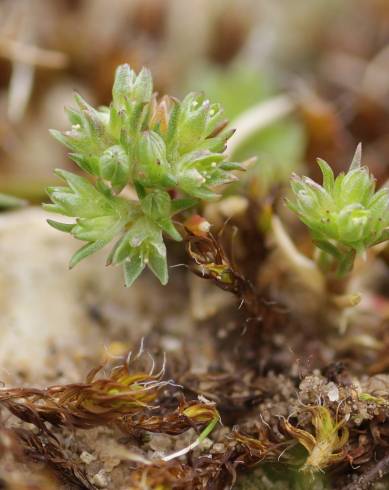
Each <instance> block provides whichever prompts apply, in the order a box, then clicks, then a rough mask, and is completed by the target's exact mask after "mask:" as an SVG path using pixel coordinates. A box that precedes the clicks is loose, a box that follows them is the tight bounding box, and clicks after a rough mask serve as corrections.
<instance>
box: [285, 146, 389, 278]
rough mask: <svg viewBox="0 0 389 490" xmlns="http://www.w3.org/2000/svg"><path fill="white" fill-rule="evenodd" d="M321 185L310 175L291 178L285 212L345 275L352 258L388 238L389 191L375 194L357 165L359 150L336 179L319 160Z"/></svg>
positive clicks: (372, 182) (368, 177) (372, 181)
mask: <svg viewBox="0 0 389 490" xmlns="http://www.w3.org/2000/svg"><path fill="white" fill-rule="evenodd" d="M318 164H319V166H320V169H321V171H322V174H323V185H319V184H318V183H316V182H314V181H313V180H311V179H310V178H308V177H299V176H297V175H295V174H294V175H292V179H291V187H292V191H293V193H294V196H295V200H294V201H293V202H291V201H287V203H288V206H289V208H290V209H291V210H292V211H294V212H295V213H296V214H297V215H298V217H299V218H300V220H301V221H302V222H303V223H304V224H305V225H307V226H308V228H309V230H310V232H311V235H312V237H313V239H314V241H315V244H316V245H317V246H318V247H319V248H320V249H321V250H323V251H324V252H326V253H327V254H329V255H331V256H332V257H333V258H334V259H335V260H336V261H337V264H338V273H339V274H340V275H343V274H345V273H347V272H348V271H349V270H350V269H351V268H352V265H353V261H354V257H355V255H356V254H362V253H363V252H365V250H366V249H368V248H369V247H371V246H373V245H376V244H378V243H381V242H383V241H386V240H388V238H389V188H387V187H383V188H381V189H380V190H378V191H377V192H376V182H375V179H374V177H373V176H372V175H371V174H370V173H369V170H368V168H367V167H364V166H361V148H360V146H359V147H358V149H357V151H356V153H355V156H354V159H353V161H352V163H351V165H350V168H349V170H348V172H347V173H341V174H339V175H338V176H337V177H336V178H335V177H334V173H333V171H332V169H331V167H330V166H329V165H328V164H327V163H326V162H325V161H324V160H321V159H319V160H318Z"/></svg>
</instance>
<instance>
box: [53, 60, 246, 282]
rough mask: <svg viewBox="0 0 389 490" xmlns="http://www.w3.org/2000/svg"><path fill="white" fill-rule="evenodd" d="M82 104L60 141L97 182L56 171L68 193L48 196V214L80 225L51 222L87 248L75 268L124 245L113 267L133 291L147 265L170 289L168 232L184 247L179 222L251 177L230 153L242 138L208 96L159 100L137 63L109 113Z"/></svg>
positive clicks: (123, 70) (71, 111)
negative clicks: (241, 177)
mask: <svg viewBox="0 0 389 490" xmlns="http://www.w3.org/2000/svg"><path fill="white" fill-rule="evenodd" d="M75 102H76V105H77V107H76V108H67V109H66V112H67V114H68V117H69V120H70V123H71V129H70V130H68V131H64V132H60V131H57V130H52V131H51V133H52V135H53V136H54V137H55V138H56V139H57V140H59V141H60V142H61V143H63V144H64V145H65V146H67V147H68V148H69V149H70V153H69V156H70V158H71V159H72V160H73V161H74V162H75V163H76V164H77V165H78V166H79V167H80V168H81V170H82V171H83V172H84V173H85V174H87V175H88V176H89V177H90V178H89V179H86V178H85V177H82V176H78V175H76V174H74V173H71V172H65V171H63V170H57V171H56V173H57V175H58V176H59V177H61V178H62V179H63V180H64V181H65V184H66V185H64V186H58V187H52V188H49V189H48V193H49V196H50V198H51V201H52V203H51V204H46V205H45V208H46V209H47V210H49V211H51V212H54V213H58V214H62V215H64V216H68V217H72V218H75V221H73V222H72V223H69V224H68V223H59V222H57V221H53V220H49V223H50V225H52V226H53V227H54V228H57V229H58V230H61V231H64V232H68V233H71V234H72V235H73V236H74V237H75V238H77V239H79V240H82V241H84V242H86V244H85V245H84V246H83V247H82V248H81V249H80V250H78V251H77V252H76V254H75V255H74V256H73V257H72V259H71V262H70V265H71V267H73V266H74V265H76V264H77V263H78V262H79V261H80V260H82V259H84V258H85V257H87V256H88V255H90V254H92V253H94V252H96V251H97V250H99V249H101V248H103V247H104V246H106V245H107V244H108V243H109V242H111V241H112V240H116V243H115V244H114V246H113V249H112V251H111V253H110V254H109V258H108V263H110V264H123V267H124V271H125V280H126V285H127V286H130V285H131V284H132V283H133V282H134V281H135V279H136V278H137V277H138V276H139V275H140V273H141V272H142V271H143V269H144V268H145V267H146V266H148V267H149V268H150V269H151V271H152V272H153V273H154V274H155V275H156V276H157V277H158V279H159V280H160V281H161V283H162V284H166V282H167V280H168V270H167V261H166V247H165V244H164V239H163V233H165V234H167V235H169V236H170V237H171V238H172V239H173V240H177V241H178V240H181V239H182V238H181V235H180V233H179V232H178V231H177V229H176V227H175V226H174V224H173V221H172V217H173V216H174V215H175V214H176V213H179V212H180V211H182V210H183V209H186V208H188V207H191V206H194V205H195V204H196V203H197V202H198V200H212V199H217V198H218V197H219V194H218V193H217V192H216V191H215V186H218V185H220V184H225V183H228V182H231V181H233V180H235V179H236V177H235V175H234V174H233V173H232V171H233V170H240V169H242V167H241V165H240V164H238V163H233V162H227V161H226V159H225V156H224V154H223V152H224V150H225V146H226V141H227V139H228V138H229V137H230V136H231V135H232V133H233V131H231V130H228V129H226V123H227V122H226V121H225V119H224V115H223V110H222V108H221V107H220V105H219V104H211V103H210V102H209V100H207V99H206V98H205V96H204V95H203V94H201V93H190V94H189V95H187V96H186V97H185V98H184V99H183V100H182V101H179V100H178V99H176V98H173V97H170V96H163V97H162V98H158V97H157V95H156V94H154V93H153V82H152V77H151V74H150V72H149V71H148V70H147V69H145V68H144V69H142V70H141V71H140V73H139V74H136V73H135V72H134V71H133V70H131V68H130V67H129V66H128V65H122V66H119V67H118V68H117V71H116V75H115V81H114V85H113V89H112V103H111V105H110V106H109V107H102V108H99V109H95V108H93V107H92V106H91V105H89V104H88V103H87V102H86V101H85V100H84V99H83V98H82V97H81V96H80V95H78V94H76V95H75ZM131 189H133V191H135V192H133V193H134V197H133V199H130V198H129V197H128V195H129V194H130V193H131Z"/></svg>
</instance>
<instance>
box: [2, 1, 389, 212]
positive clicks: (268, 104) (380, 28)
mask: <svg viewBox="0 0 389 490" xmlns="http://www.w3.org/2000/svg"><path fill="white" fill-rule="evenodd" d="M123 62H127V63H129V64H130V65H131V66H132V67H133V68H135V69H139V68H140V67H142V66H143V65H147V66H148V67H150V68H151V70H152V73H153V76H154V80H155V85H156V90H158V91H159V92H160V93H169V94H171V95H176V96H181V95H182V94H184V93H185V92H186V91H187V90H188V89H190V90H205V91H206V92H207V95H208V96H209V97H210V98H211V99H212V100H214V101H219V102H222V103H223V104H224V106H225V110H226V113H227V116H228V117H229V118H230V119H231V120H232V121H233V124H234V122H235V121H236V126H238V127H239V128H240V127H242V128H244V127H246V126H247V125H248V130H247V134H246V133H245V131H244V130H243V129H242V137H241V138H240V139H239V140H236V141H235V142H234V144H233V147H232V148H230V150H231V152H232V153H234V154H236V156H237V157H239V158H241V157H245V156H251V155H255V156H257V157H258V160H257V163H256V164H255V165H254V167H253V168H252V169H251V171H250V172H249V174H248V175H247V176H246V180H245V182H244V186H246V190H247V191H248V192H249V193H251V195H252V196H253V197H257V196H260V195H263V193H264V192H266V191H267V190H268V188H269V186H270V187H271V186H273V185H279V184H282V182H283V181H284V180H285V179H286V178H287V177H288V176H289V174H290V171H291V170H294V169H297V168H299V167H301V166H303V165H305V166H306V167H308V168H307V169H306V171H307V172H310V173H311V174H312V175H313V176H314V177H315V176H316V174H315V172H316V170H315V165H313V162H314V159H315V158H316V157H317V156H320V157H322V158H324V159H328V160H329V161H330V162H331V164H333V165H334V166H335V167H336V168H337V169H339V170H340V169H342V168H344V167H345V166H346V165H348V163H349V161H350V157H351V155H352V153H353V150H354V148H355V146H356V144H357V143H358V142H359V141H362V142H363V144H364V156H365V162H366V163H368V164H369V166H370V167H371V168H372V170H373V171H374V173H375V175H376V176H377V177H378V179H379V180H381V181H382V180H385V179H386V178H387V177H388V169H389V167H388V165H389V138H388V133H389V117H388V112H389V2H388V1H387V0H342V1H339V0H293V1H290V0H212V1H210V0H110V1H107V0H93V1H91V0H56V1H55V2H54V1H52V0H1V1H0V192H6V193H10V194H13V195H15V196H19V197H23V198H26V199H28V200H29V201H30V202H33V203H39V202H40V201H41V200H42V199H44V198H45V197H44V196H45V193H44V188H45V187H46V186H47V185H48V184H50V183H51V182H52V181H53V179H54V177H53V175H52V170H53V168H55V167H63V166H68V167H70V168H72V167H74V165H73V164H72V163H71V162H69V161H67V159H66V154H65V150H64V148H62V147H61V146H60V145H59V144H58V143H56V142H55V141H54V140H52V139H51V137H50V136H49V134H48V129H49V128H58V129H63V128H65V127H66V126H67V123H66V121H65V116H64V111H63V107H64V106H65V105H69V104H71V99H72V95H73V90H77V91H79V92H80V93H81V94H82V95H83V96H84V97H85V98H86V99H87V100H88V101H90V102H91V103H92V104H107V103H109V101H110V88H111V84H112V80H113V74H114V70H115V67H116V66H117V65H118V64H119V63H123ZM253 108H254V109H253ZM249 109H251V111H249V112H247V111H248V110H249ZM238 123H239V124H238ZM246 129H247V128H246Z"/></svg>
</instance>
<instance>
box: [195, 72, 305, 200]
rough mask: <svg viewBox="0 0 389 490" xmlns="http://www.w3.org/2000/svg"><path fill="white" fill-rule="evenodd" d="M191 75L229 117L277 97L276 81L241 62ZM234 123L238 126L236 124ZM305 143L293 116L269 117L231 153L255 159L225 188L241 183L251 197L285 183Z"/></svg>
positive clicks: (237, 115) (229, 189) (302, 132)
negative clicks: (272, 118) (241, 175)
mask: <svg viewBox="0 0 389 490" xmlns="http://www.w3.org/2000/svg"><path fill="white" fill-rule="evenodd" d="M193 75H194V74H193ZM193 79H196V80H197V84H198V87H199V88H200V89H201V90H204V91H205V92H206V93H207V94H208V95H209V97H211V98H212V99H213V100H217V101H218V102H220V103H221V104H222V106H223V107H224V110H225V113H226V115H227V117H228V118H229V119H230V120H231V121H234V120H235V119H237V118H238V117H239V116H241V115H242V114H245V113H246V112H248V111H251V110H252V108H253V107H258V108H261V107H264V106H265V105H266V104H267V103H268V102H269V101H271V100H272V99H276V98H277V97H278V95H277V83H276V82H275V81H274V80H272V78H271V77H270V76H269V75H268V74H264V73H261V72H259V71H257V70H253V69H252V68H249V67H248V66H245V65H244V64H236V65H233V66H231V67H229V68H228V69H215V68H213V67H210V66H207V67H206V70H200V71H199V70H198V71H196V72H195V76H192V77H191V78H190V80H193ZM235 127H237V128H238V130H239V126H238V125H236V126H235ZM305 146H306V136H305V130H304V127H303V124H302V123H301V122H300V121H299V120H298V119H297V118H296V117H293V116H290V115H289V116H285V117H282V118H280V119H277V120H274V121H269V122H268V123H267V124H266V126H265V127H263V126H262V127H260V128H258V129H257V130H256V131H254V132H253V133H252V134H251V135H250V136H249V137H247V139H245V140H244V141H243V142H242V144H240V145H239V147H238V148H236V150H235V151H234V152H233V154H232V155H231V156H232V157H233V158H234V159H236V160H238V161H243V160H246V159H247V158H250V157H252V156H253V155H254V156H256V157H257V161H256V162H255V163H254V164H253V165H250V167H249V168H248V169H247V172H246V173H245V175H244V176H243V178H242V179H241V180H240V181H239V182H238V183H236V185H233V186H230V187H229V188H228V192H231V191H233V190H236V188H237V187H238V186H239V187H242V186H243V188H244V191H245V192H247V193H248V194H249V195H250V196H251V197H252V198H253V199H261V198H263V197H264V196H266V195H267V194H268V193H269V192H270V191H271V190H272V189H273V188H274V187H277V186H279V185H284V184H287V182H288V179H289V177H290V174H291V173H292V172H294V171H297V170H299V169H300V167H301V164H302V162H303V158H304V152H305Z"/></svg>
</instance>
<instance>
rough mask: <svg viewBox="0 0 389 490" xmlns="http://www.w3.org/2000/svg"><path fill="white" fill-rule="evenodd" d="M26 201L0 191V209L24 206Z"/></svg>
mask: <svg viewBox="0 0 389 490" xmlns="http://www.w3.org/2000/svg"><path fill="white" fill-rule="evenodd" d="M26 204H27V201H25V200H24V199H20V198H19V197H15V196H10V195H8V194H3V193H2V192H1V193H0V209H11V208H20V207H22V206H25V205H26Z"/></svg>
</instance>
